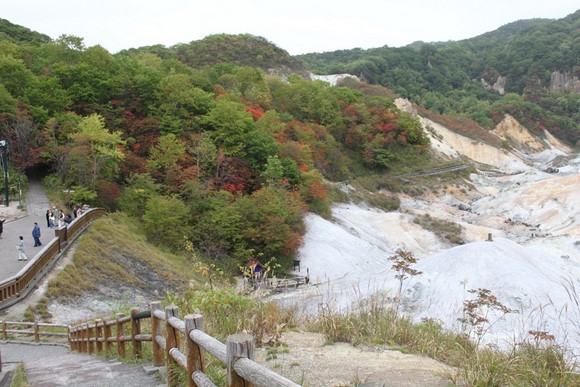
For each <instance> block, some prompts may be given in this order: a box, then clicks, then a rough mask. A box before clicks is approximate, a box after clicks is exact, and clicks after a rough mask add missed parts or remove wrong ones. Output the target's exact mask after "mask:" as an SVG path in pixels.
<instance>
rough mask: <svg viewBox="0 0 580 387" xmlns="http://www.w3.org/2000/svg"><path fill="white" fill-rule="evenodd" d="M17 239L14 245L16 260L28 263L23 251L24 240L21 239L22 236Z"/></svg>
mask: <svg viewBox="0 0 580 387" xmlns="http://www.w3.org/2000/svg"><path fill="white" fill-rule="evenodd" d="M19 238H20V240H19V241H18V244H17V245H16V249H17V250H18V260H19V261H28V257H27V256H26V252H25V249H24V238H23V237H22V235H21V236H20V237H19Z"/></svg>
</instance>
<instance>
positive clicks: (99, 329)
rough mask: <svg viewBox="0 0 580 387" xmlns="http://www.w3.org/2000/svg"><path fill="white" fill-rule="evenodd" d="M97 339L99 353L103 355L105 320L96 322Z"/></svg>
mask: <svg viewBox="0 0 580 387" xmlns="http://www.w3.org/2000/svg"><path fill="white" fill-rule="evenodd" d="M95 339H96V340H97V344H96V347H97V353H98V354H101V353H102V352H103V320H102V319H97V320H95Z"/></svg>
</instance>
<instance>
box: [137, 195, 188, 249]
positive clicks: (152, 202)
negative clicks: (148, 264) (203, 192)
mask: <svg viewBox="0 0 580 387" xmlns="http://www.w3.org/2000/svg"><path fill="white" fill-rule="evenodd" d="M142 219H143V227H144V228H145V231H147V234H149V237H150V238H151V239H152V240H153V241H154V242H155V243H158V244H162V245H165V246H168V247H170V248H173V249H176V250H177V249H179V248H181V247H182V246H183V244H184V242H185V237H186V236H187V235H188V234H189V227H188V226H187V224H188V223H187V206H186V205H185V204H184V203H183V202H182V201H181V200H179V199H178V198H175V197H168V196H153V197H151V198H150V199H149V201H148V202H147V206H146V209H145V212H144V214H143V218H142Z"/></svg>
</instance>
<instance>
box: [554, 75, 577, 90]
mask: <svg viewBox="0 0 580 387" xmlns="http://www.w3.org/2000/svg"><path fill="white" fill-rule="evenodd" d="M550 91H552V92H554V93H579V92H580V80H578V76H577V75H576V74H571V73H569V72H565V73H561V72H559V71H554V72H553V73H552V76H551V79H550Z"/></svg>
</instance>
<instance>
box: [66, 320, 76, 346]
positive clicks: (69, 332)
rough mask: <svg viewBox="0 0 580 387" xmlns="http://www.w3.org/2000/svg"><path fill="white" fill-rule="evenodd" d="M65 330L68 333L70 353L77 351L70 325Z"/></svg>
mask: <svg viewBox="0 0 580 387" xmlns="http://www.w3.org/2000/svg"><path fill="white" fill-rule="evenodd" d="M66 330H67V332H68V335H67V337H68V347H69V348H70V349H71V351H77V350H78V349H77V343H76V341H75V340H73V335H74V333H73V331H72V330H71V326H70V324H69V325H68V326H67V327H66Z"/></svg>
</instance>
